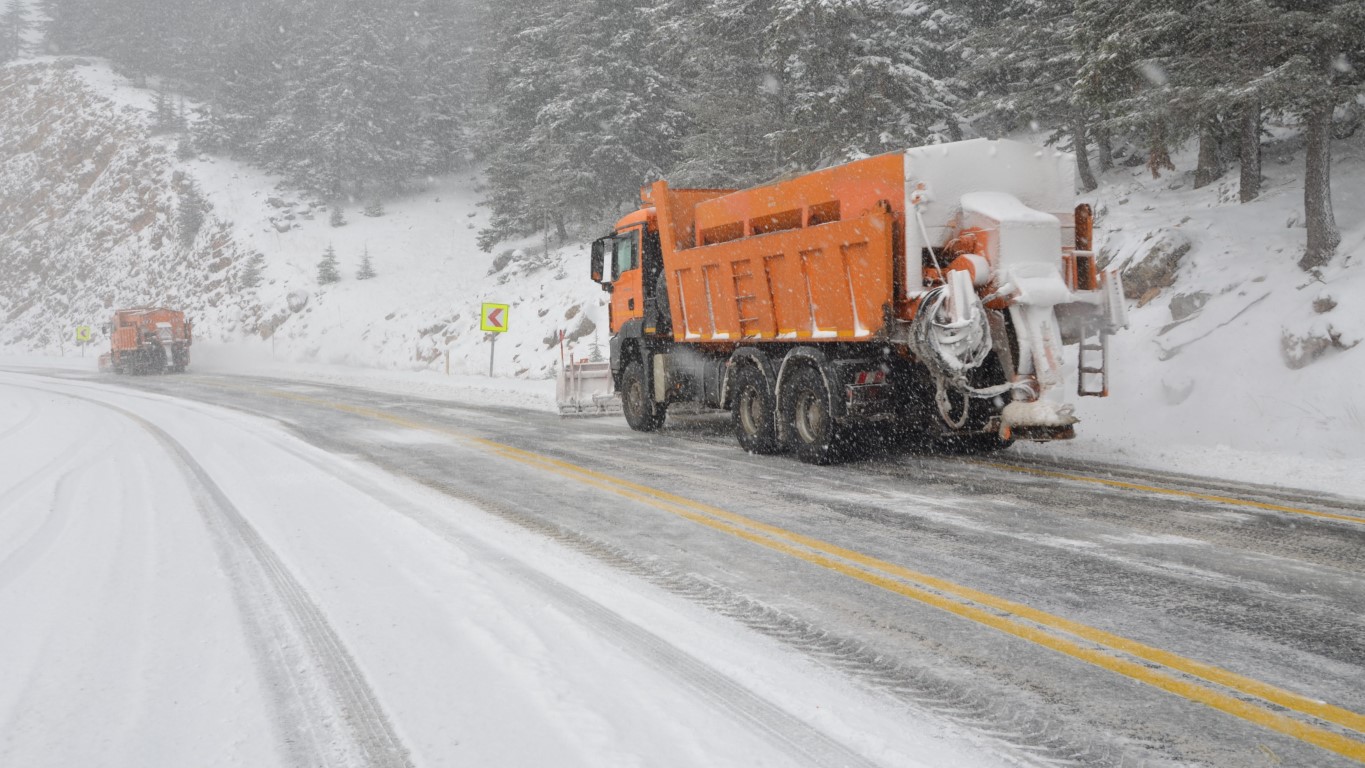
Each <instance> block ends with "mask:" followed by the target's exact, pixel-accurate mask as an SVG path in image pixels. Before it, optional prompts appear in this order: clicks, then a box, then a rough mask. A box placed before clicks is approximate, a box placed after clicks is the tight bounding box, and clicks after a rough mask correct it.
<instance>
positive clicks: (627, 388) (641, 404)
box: [621, 360, 668, 432]
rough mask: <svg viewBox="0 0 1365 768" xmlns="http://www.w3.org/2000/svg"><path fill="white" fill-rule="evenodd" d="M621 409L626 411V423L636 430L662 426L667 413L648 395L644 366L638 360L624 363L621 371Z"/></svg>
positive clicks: (651, 429) (648, 430)
mask: <svg viewBox="0 0 1365 768" xmlns="http://www.w3.org/2000/svg"><path fill="white" fill-rule="evenodd" d="M621 410H623V411H625V413H626V423H627V424H629V425H630V428H631V429H633V430H635V431H637V432H653V431H654V430H656V429H658V428H659V427H661V426H663V423H664V418H665V417H666V416H667V415H668V412H667V409H666V408H665V407H664V406H663V405H659V404H656V403H655V402H654V399H653V398H651V397H650V396H649V390H648V389H646V388H645V367H644V366H643V365H641V363H640V361H639V360H632V361H630V362H629V363H626V369H625V370H624V371H622V372H621Z"/></svg>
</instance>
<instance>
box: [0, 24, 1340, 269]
mask: <svg viewBox="0 0 1365 768" xmlns="http://www.w3.org/2000/svg"><path fill="white" fill-rule="evenodd" d="M24 8H25V6H24V5H22V4H20V3H19V2H18V1H17V0H8V2H7V3H6V4H5V5H3V6H0V59H5V58H13V57H15V56H18V55H19V54H20V52H21V51H20V49H21V47H22V44H23V43H22V41H23V39H24V37H23V35H22V31H23V29H25V28H26V27H31V26H32V25H39V24H41V25H44V26H45V27H46V29H45V33H46V34H45V37H44V38H43V39H44V40H45V43H44V45H45V46H46V48H47V50H45V51H41V52H39V51H35V52H34V53H49V54H63V55H93V56H102V57H107V58H109V59H110V60H112V61H113V62H114V63H115V65H116V66H117V67H118V68H119V69H120V70H121V71H123V72H124V73H126V74H128V75H130V76H132V77H134V78H139V79H147V80H148V81H149V82H154V83H155V84H156V87H157V88H159V89H162V90H163V91H164V93H165V99H166V100H165V102H164V103H165V104H166V105H167V107H166V109H165V113H166V116H165V120H166V121H167V122H169V123H171V124H174V123H176V122H177V118H178V119H179V120H180V121H181V122H182V123H183V124H188V125H190V126H192V131H191V135H190V137H189V138H188V140H189V141H192V143H193V146H194V147H195V149H197V150H202V151H213V152H225V153H231V154H232V155H234V156H237V157H241V158H244V159H247V160H249V161H251V162H253V163H255V164H258V165H260V166H263V167H265V168H267V169H269V170H271V171H274V172H277V173H280V174H283V175H284V176H286V177H287V178H288V179H290V180H291V181H292V182H293V183H295V184H297V185H299V186H300V187H302V188H304V189H307V190H310V191H312V192H314V193H316V194H318V195H320V196H322V197H323V198H325V199H329V200H345V199H351V200H355V199H372V198H374V197H375V196H377V195H383V194H391V193H394V192H399V191H401V190H403V189H404V188H405V187H409V186H411V185H413V184H414V183H420V182H422V181H423V180H424V179H426V178H427V177H430V176H432V175H436V174H441V173H446V172H450V171H453V170H458V169H470V168H479V169H481V170H482V171H483V174H484V184H485V187H484V195H485V203H486V205H488V206H489V208H490V211H491V223H490V225H489V226H488V227H487V228H486V229H485V230H484V231H482V232H481V233H480V244H481V245H482V246H483V247H485V248H492V247H494V246H495V245H496V244H497V243H499V242H501V241H503V240H506V239H509V238H513V237H518V236H522V235H526V234H530V233H534V232H541V231H548V232H549V233H550V234H551V235H557V236H558V237H560V238H566V237H569V236H571V235H572V234H575V233H581V232H582V231H584V230H585V229H591V230H594V231H595V229H596V228H600V227H601V226H602V225H603V224H604V223H605V222H607V221H608V220H609V219H611V218H612V217H613V216H614V215H616V214H617V213H618V212H619V211H620V210H622V209H623V208H624V207H626V206H629V205H631V204H632V202H633V201H634V199H635V197H636V195H637V193H638V190H639V188H640V186H641V185H642V184H644V183H647V182H649V181H650V180H653V179H656V178H667V179H669V180H670V181H671V182H673V183H675V184H681V185H694V186H740V185H748V184H753V183H757V182H761V181H764V180H767V179H771V178H775V177H778V176H781V175H784V174H788V173H792V172H797V171H801V170H807V169H811V168H815V167H819V166H823V165H828V164H831V163H835V162H839V161H841V160H845V159H850V158H856V157H861V156H866V155H871V154H876V153H880V152H884V151H889V150H894V149H898V148H903V147H907V146H914V145H919V144H924V143H933V142H942V141H951V140H955V139H959V138H964V137H972V136H987V137H997V136H1002V135H1005V134H1008V133H1010V132H1012V131H1018V130H1021V129H1024V130H1033V131H1037V132H1042V133H1044V135H1048V132H1050V135H1049V136H1048V139H1049V140H1050V141H1052V142H1054V143H1056V144H1058V145H1059V146H1061V147H1062V148H1064V149H1067V150H1069V151H1074V152H1075V153H1076V155H1077V158H1078V160H1079V164H1080V168H1081V181H1082V185H1083V186H1086V187H1090V188H1093V187H1094V186H1095V178H1094V172H1096V171H1103V170H1107V169H1108V168H1110V167H1112V165H1113V164H1115V163H1123V164H1127V165H1131V166H1133V167H1137V166H1145V167H1146V168H1147V169H1148V170H1150V172H1151V173H1153V174H1158V175H1159V174H1163V173H1168V172H1170V171H1172V170H1173V169H1174V168H1173V165H1172V163H1171V158H1170V153H1171V152H1172V150H1173V149H1174V148H1176V147H1180V146H1185V145H1187V144H1189V143H1191V142H1197V147H1198V167H1197V168H1196V169H1194V170H1195V183H1196V184H1197V185H1202V184H1208V183H1211V182H1212V181H1213V180H1216V179H1219V178H1222V177H1224V176H1227V175H1230V174H1237V175H1238V176H1239V178H1238V182H1239V186H1238V188H1239V190H1240V195H1241V198H1242V200H1243V201H1247V200H1251V199H1255V197H1256V196H1257V195H1258V194H1259V185H1260V166H1259V163H1260V159H1259V158H1260V147H1261V144H1262V142H1263V141H1264V140H1265V138H1266V126H1267V124H1268V122H1269V121H1272V120H1273V121H1276V123H1277V124H1283V123H1288V124H1292V125H1295V126H1298V127H1299V128H1300V130H1301V134H1302V137H1303V141H1304V144H1305V147H1306V157H1307V160H1306V163H1305V167H1304V169H1303V173H1304V180H1305V185H1306V190H1305V218H1306V221H1307V222H1308V225H1309V226H1308V243H1307V249H1306V251H1305V252H1304V254H1303V256H1302V262H1301V264H1302V266H1304V267H1305V268H1312V267H1315V266H1318V265H1321V264H1323V263H1325V262H1326V260H1328V259H1330V258H1331V256H1332V254H1333V252H1334V250H1335V248H1336V246H1337V244H1338V243H1337V240H1338V239H1339V236H1338V235H1337V229H1336V226H1335V222H1334V218H1333V212H1332V207H1331V195H1330V168H1331V148H1332V142H1333V140H1334V139H1340V138H1343V137H1345V136H1347V135H1348V134H1350V133H1351V132H1354V131H1355V130H1357V129H1358V128H1359V126H1360V124H1361V122H1362V119H1363V117H1362V116H1363V115H1365V106H1362V105H1363V104H1365V101H1363V99H1365V96H1363V94H1365V0H1147V2H1143V3H1132V2H1127V0H954V2H947V1H946V0H551V2H544V1H543V0H391V1H390V2H385V3H375V2H370V1H369V0H294V1H293V2H282V1H281V0H43V2H41V4H40V8H37V9H35V10H34V11H33V12H30V13H25V10H24ZM40 14H41V15H40ZM177 99H178V100H180V101H179V102H177V101H176V100H177ZM185 100H188V101H189V102H190V103H192V104H194V105H195V106H194V107H193V108H192V112H194V113H195V114H193V115H191V116H189V118H186V116H185V115H183V114H179V115H178V114H177V108H175V107H174V106H172V105H174V104H177V103H183V101H185ZM160 103H162V102H160V101H159V104H160ZM179 109H180V110H183V109H184V108H183V107H180V108H179ZM159 111H160V108H159Z"/></svg>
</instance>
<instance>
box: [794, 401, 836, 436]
mask: <svg viewBox="0 0 1365 768" xmlns="http://www.w3.org/2000/svg"><path fill="white" fill-rule="evenodd" d="M795 421H796V433H797V434H798V435H800V436H801V441H802V442H804V443H806V444H808V445H814V444H816V443H818V442H820V441H821V440H822V439H824V434H825V430H826V425H827V423H828V422H829V410H828V409H827V408H825V403H824V399H823V398H820V397H817V396H816V395H815V394H813V393H811V392H803V393H801V395H800V397H798V398H797V400H796V419H795Z"/></svg>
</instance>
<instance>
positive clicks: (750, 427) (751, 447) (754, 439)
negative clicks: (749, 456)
mask: <svg viewBox="0 0 1365 768" xmlns="http://www.w3.org/2000/svg"><path fill="white" fill-rule="evenodd" d="M734 387H735V393H734V396H733V397H732V399H731V407H730V414H731V417H732V419H731V420H732V421H733V423H734V427H735V438H736V439H737V440H739V445H740V447H741V448H743V449H744V450H746V451H748V452H749V453H777V452H778V451H780V450H782V443H781V442H780V441H779V440H778V439H777V424H776V416H777V414H776V413H775V412H774V411H775V409H774V407H773V391H772V389H771V388H770V387H769V386H768V380H767V379H766V378H765V377H764V376H763V372H762V371H760V370H758V367H757V366H754V365H744V366H743V367H741V368H740V369H739V370H738V371H736V372H735V385H734Z"/></svg>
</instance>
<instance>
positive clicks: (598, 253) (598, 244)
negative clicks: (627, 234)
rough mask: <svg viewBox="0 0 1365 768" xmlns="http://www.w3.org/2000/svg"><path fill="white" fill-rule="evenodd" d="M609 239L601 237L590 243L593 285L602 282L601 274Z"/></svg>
mask: <svg viewBox="0 0 1365 768" xmlns="http://www.w3.org/2000/svg"><path fill="white" fill-rule="evenodd" d="M609 239H610V238H606V237H602V238H598V239H597V240H594V241H592V280H593V282H594V283H600V282H602V272H603V266H604V260H605V258H606V252H607V240H609Z"/></svg>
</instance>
